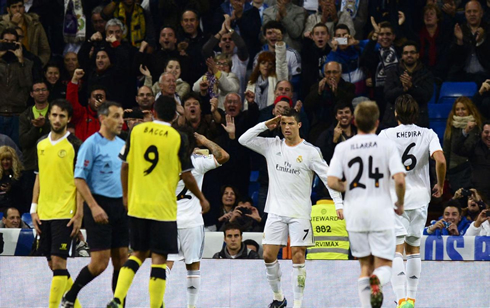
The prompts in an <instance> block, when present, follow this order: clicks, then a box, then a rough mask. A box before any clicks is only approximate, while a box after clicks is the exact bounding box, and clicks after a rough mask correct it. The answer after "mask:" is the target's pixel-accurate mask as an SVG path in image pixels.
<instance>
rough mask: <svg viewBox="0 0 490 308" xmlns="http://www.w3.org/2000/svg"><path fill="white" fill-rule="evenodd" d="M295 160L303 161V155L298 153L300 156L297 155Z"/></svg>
mask: <svg viewBox="0 0 490 308" xmlns="http://www.w3.org/2000/svg"><path fill="white" fill-rule="evenodd" d="M296 161H297V162H298V163H301V162H303V156H301V155H300V156H298V158H296Z"/></svg>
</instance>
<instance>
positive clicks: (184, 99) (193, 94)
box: [180, 91, 202, 107]
mask: <svg viewBox="0 0 490 308" xmlns="http://www.w3.org/2000/svg"><path fill="white" fill-rule="evenodd" d="M191 98H193V99H195V100H196V101H198V102H199V106H201V107H202V102H201V96H200V95H199V94H197V93H196V92H194V91H190V92H189V93H187V94H186V95H184V97H182V99H181V100H180V101H181V102H182V106H184V105H185V102H187V101H188V100H189V99H191Z"/></svg>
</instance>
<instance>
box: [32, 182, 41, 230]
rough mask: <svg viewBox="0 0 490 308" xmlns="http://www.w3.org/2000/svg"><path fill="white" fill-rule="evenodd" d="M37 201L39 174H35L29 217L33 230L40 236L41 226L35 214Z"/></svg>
mask: <svg viewBox="0 0 490 308" xmlns="http://www.w3.org/2000/svg"><path fill="white" fill-rule="evenodd" d="M38 200H39V174H36V181H35V182H34V188H33V189H32V205H31V217H32V223H33V224H34V229H36V233H37V234H41V229H40V228H39V226H40V225H41V224H42V223H41V220H40V219H39V215H38V214H37V201H38Z"/></svg>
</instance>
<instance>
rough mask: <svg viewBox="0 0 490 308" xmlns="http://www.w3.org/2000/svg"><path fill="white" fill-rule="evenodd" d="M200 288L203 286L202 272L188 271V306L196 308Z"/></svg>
mask: <svg viewBox="0 0 490 308" xmlns="http://www.w3.org/2000/svg"><path fill="white" fill-rule="evenodd" d="M200 286H201V271H187V306H188V307H196V304H197V297H198V295H199V288H200Z"/></svg>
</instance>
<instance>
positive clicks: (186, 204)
mask: <svg viewBox="0 0 490 308" xmlns="http://www.w3.org/2000/svg"><path fill="white" fill-rule="evenodd" d="M191 161H192V164H193V165H194V169H193V170H192V171H191V172H192V175H193V176H194V178H195V179H196V182H197V186H198V187H199V189H201V188H202V182H203V180H204V174H205V173H206V172H208V171H209V170H213V169H215V168H217V167H219V166H221V165H220V164H218V162H217V161H216V159H214V156H213V155H212V154H210V155H206V156H203V155H198V154H193V155H192V156H191ZM176 195H177V228H179V229H184V228H192V227H196V226H202V225H204V221H203V219H202V214H201V212H202V208H201V203H200V202H199V199H197V198H196V196H195V195H194V194H193V193H192V192H190V191H189V190H187V188H186V187H185V184H184V181H182V180H180V181H179V183H178V184H177V190H176Z"/></svg>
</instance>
